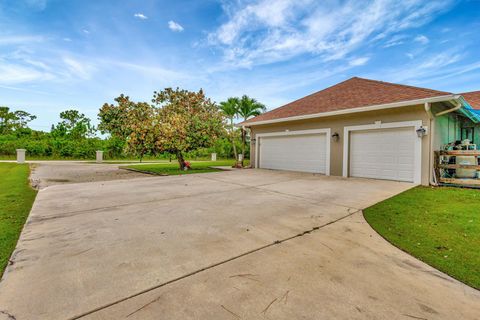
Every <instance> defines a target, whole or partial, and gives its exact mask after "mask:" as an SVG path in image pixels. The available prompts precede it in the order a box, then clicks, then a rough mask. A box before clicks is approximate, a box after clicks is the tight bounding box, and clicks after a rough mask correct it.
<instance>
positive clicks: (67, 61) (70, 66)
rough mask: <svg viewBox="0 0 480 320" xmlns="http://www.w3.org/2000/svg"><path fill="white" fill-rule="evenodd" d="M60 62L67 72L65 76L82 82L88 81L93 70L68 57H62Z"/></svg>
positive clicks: (91, 67)
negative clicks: (82, 80)
mask: <svg viewBox="0 0 480 320" xmlns="http://www.w3.org/2000/svg"><path fill="white" fill-rule="evenodd" d="M62 61H63V63H64V65H65V67H66V70H67V71H68V72H67V76H69V77H71V78H77V79H78V78H80V79H84V80H88V79H90V76H91V73H92V72H93V70H94V68H93V66H92V65H90V64H86V63H82V62H80V61H78V60H76V59H73V58H70V57H64V58H63V59H62Z"/></svg>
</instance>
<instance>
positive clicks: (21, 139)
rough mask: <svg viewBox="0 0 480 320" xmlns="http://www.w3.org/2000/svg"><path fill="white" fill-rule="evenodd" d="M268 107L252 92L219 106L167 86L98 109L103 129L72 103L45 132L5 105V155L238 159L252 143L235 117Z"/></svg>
mask: <svg viewBox="0 0 480 320" xmlns="http://www.w3.org/2000/svg"><path fill="white" fill-rule="evenodd" d="M264 110H265V107H264V106H263V105H262V104H260V103H258V102H257V101H256V100H255V99H252V98H249V97H247V96H243V97H241V98H229V99H228V100H227V101H225V102H221V103H220V104H219V105H217V104H215V103H214V102H212V101H211V100H210V99H209V98H207V97H206V96H205V94H204V93H203V91H202V90H200V91H198V92H191V91H187V90H182V89H179V88H177V89H172V88H166V89H164V90H162V91H158V92H154V95H153V98H152V100H151V101H150V102H149V103H147V102H134V101H132V100H130V98H129V97H128V96H125V95H123V94H122V95H120V96H119V97H117V98H116V99H115V103H114V104H109V103H105V104H104V105H103V106H102V107H101V108H100V111H99V113H98V119H99V125H98V128H96V127H95V126H94V125H93V124H92V121H91V120H90V119H89V118H88V117H86V116H85V115H84V114H83V113H80V112H79V111H78V110H75V109H73V108H72V109H70V110H66V111H63V112H61V113H60V122H58V123H57V124H54V125H52V127H51V130H50V132H44V131H38V130H33V129H31V128H29V123H30V122H31V121H33V120H35V119H36V116H35V115H32V114H30V113H28V112H25V111H22V110H16V111H12V110H10V109H9V108H8V107H0V155H1V156H14V155H15V153H16V149H26V150H27V157H32V158H59V159H93V158H94V157H95V152H96V150H103V151H104V154H105V157H106V158H107V159H120V158H127V157H128V158H131V157H136V158H138V159H140V161H141V160H142V159H143V158H145V157H155V158H170V159H172V158H174V159H176V160H178V163H179V166H180V168H183V167H184V165H185V159H195V158H203V157H208V156H209V155H210V153H212V152H215V153H217V155H218V157H220V158H235V159H238V150H241V153H242V154H244V155H245V157H248V153H249V143H248V134H247V132H246V131H244V130H243V129H238V128H236V127H235V125H234V121H235V119H241V120H245V119H248V118H250V117H252V116H255V115H258V114H260V113H261V112H263V111H264ZM98 133H101V134H102V136H103V137H99V136H98Z"/></svg>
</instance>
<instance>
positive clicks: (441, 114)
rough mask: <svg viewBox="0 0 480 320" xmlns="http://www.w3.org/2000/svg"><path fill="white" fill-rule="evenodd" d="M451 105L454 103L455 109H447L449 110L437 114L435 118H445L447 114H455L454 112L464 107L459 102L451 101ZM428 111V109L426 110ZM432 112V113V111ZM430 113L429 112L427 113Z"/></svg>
mask: <svg viewBox="0 0 480 320" xmlns="http://www.w3.org/2000/svg"><path fill="white" fill-rule="evenodd" d="M450 103H452V104H453V105H454V106H455V107H453V108H451V109H447V110H444V111H442V112H439V113H437V114H435V117H438V116H443V115H444V114H447V113H450V112H453V111H456V110H458V109H460V108H461V107H462V104H461V103H459V102H458V101H457V100H451V101H450ZM425 104H426V103H425ZM425 110H426V109H425ZM430 112H431V111H430ZM427 113H428V112H427Z"/></svg>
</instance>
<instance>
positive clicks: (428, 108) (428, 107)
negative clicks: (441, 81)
mask: <svg viewBox="0 0 480 320" xmlns="http://www.w3.org/2000/svg"><path fill="white" fill-rule="evenodd" d="M455 99H458V97H455ZM450 103H451V104H453V105H454V106H455V107H453V108H451V109H447V110H444V111H441V112H439V113H437V114H433V112H432V105H431V103H429V102H425V112H427V114H428V117H429V119H430V141H429V142H430V153H429V172H430V173H429V177H430V178H429V180H430V184H431V185H434V186H437V185H438V183H437V181H435V173H434V168H433V167H434V156H433V154H434V150H433V139H434V134H435V117H438V116H443V115H445V114H447V113H451V112H454V111H456V110H459V109H461V108H462V106H463V105H462V103H460V102H458V101H457V100H450Z"/></svg>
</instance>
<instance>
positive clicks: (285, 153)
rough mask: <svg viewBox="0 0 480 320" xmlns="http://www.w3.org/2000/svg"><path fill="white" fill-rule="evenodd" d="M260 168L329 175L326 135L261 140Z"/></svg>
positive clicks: (275, 137) (289, 136)
mask: <svg viewBox="0 0 480 320" xmlns="http://www.w3.org/2000/svg"><path fill="white" fill-rule="evenodd" d="M259 143H260V145H259V156H260V159H259V160H260V161H259V167H260V168H264V169H276V170H290V171H302V172H313V173H323V174H328V171H329V168H328V167H329V166H328V160H329V159H328V155H327V154H328V153H329V152H328V149H327V147H328V148H329V146H327V135H326V133H314V134H290V135H279V136H265V137H260V138H259Z"/></svg>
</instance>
